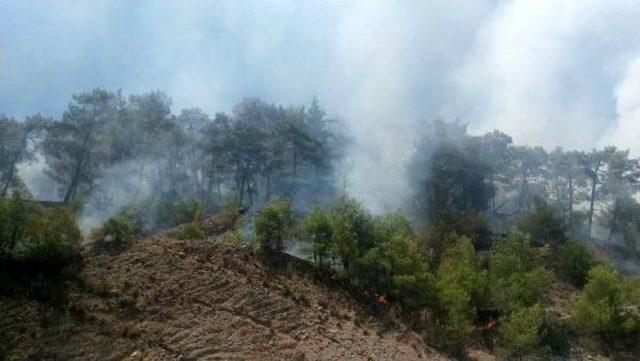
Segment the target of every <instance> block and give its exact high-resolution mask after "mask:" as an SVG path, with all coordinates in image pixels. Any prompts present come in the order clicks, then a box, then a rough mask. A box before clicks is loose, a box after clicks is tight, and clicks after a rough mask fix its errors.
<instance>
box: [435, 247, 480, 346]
mask: <svg viewBox="0 0 640 361" xmlns="http://www.w3.org/2000/svg"><path fill="white" fill-rule="evenodd" d="M437 286H438V300H439V308H440V309H441V310H442V311H443V312H444V315H445V319H444V331H445V332H446V333H447V335H448V337H449V338H451V339H452V341H455V342H462V341H464V340H465V339H467V338H468V336H469V335H470V334H471V333H472V332H473V330H474V323H475V320H476V311H475V310H476V307H478V306H480V305H482V304H483V303H485V297H486V286H487V273H486V271H484V270H483V269H482V268H481V265H480V259H479V258H478V256H477V254H476V252H475V250H474V248H473V244H472V243H471V241H470V240H469V239H468V238H466V237H461V238H460V239H459V240H458V241H457V243H456V244H455V245H454V246H453V247H451V248H449V249H448V250H447V251H446V252H445V254H444V255H443V257H442V261H441V263H440V267H439V268H438V274H437Z"/></svg>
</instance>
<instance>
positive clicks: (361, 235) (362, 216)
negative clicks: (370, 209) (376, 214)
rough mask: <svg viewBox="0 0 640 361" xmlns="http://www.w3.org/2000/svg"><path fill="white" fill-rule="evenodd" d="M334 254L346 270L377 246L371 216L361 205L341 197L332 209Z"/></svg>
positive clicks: (348, 198) (351, 199) (344, 196)
mask: <svg viewBox="0 0 640 361" xmlns="http://www.w3.org/2000/svg"><path fill="white" fill-rule="evenodd" d="M331 229H332V230H333V232H332V239H331V244H332V245H333V250H332V254H333V255H335V256H337V257H339V258H340V260H341V261H342V264H343V266H344V268H345V269H349V266H350V265H351V264H353V262H355V261H356V260H357V259H358V258H359V257H361V256H362V255H363V254H364V253H365V252H366V251H367V250H368V249H370V248H372V247H373V246H375V244H376V237H375V228H374V223H373V219H372V217H371V215H370V214H369V213H367V212H366V211H365V210H364V209H363V208H362V206H361V205H360V203H359V202H358V201H356V200H355V199H353V198H350V197H348V196H347V195H343V196H341V197H340V198H339V199H338V200H337V201H336V202H335V204H334V205H333V207H332V209H331Z"/></svg>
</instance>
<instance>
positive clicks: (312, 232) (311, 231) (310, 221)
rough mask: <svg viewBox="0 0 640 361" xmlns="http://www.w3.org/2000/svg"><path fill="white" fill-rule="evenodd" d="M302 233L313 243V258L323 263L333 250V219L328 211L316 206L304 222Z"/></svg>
mask: <svg viewBox="0 0 640 361" xmlns="http://www.w3.org/2000/svg"><path fill="white" fill-rule="evenodd" d="M302 234H303V236H304V238H305V239H306V240H307V241H308V242H311V244H312V245H313V259H314V261H315V260H316V257H317V258H318V261H319V263H320V264H323V259H324V258H325V257H327V256H328V255H329V252H330V250H331V237H332V235H333V230H332V229H331V220H330V219H329V217H328V216H327V213H326V212H324V211H323V210H322V209H320V208H315V209H314V210H313V211H311V213H309V215H308V216H307V218H305V219H304V221H303V222H302Z"/></svg>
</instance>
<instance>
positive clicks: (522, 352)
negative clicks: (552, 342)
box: [498, 304, 550, 359]
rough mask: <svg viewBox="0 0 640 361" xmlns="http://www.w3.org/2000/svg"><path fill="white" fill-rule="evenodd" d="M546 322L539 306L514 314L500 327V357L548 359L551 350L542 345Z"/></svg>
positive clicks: (523, 309)
mask: <svg viewBox="0 0 640 361" xmlns="http://www.w3.org/2000/svg"><path fill="white" fill-rule="evenodd" d="M544 320H545V315H544V310H543V309H542V307H540V305H539V304H535V305H533V306H531V307H526V308H521V309H519V310H516V311H514V312H512V313H511V314H510V315H509V316H508V317H507V318H506V320H505V322H504V323H503V324H502V325H501V326H500V330H499V341H498V355H499V356H500V357H501V358H506V359H518V358H521V357H523V356H534V357H540V358H546V357H548V355H549V352H550V349H549V347H547V346H544V345H543V344H542V341H543V334H544Z"/></svg>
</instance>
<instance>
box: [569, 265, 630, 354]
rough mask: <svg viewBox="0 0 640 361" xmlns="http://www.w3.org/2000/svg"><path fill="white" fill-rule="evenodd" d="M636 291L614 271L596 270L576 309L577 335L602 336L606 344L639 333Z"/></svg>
mask: <svg viewBox="0 0 640 361" xmlns="http://www.w3.org/2000/svg"><path fill="white" fill-rule="evenodd" d="M633 306H634V302H633V289H632V288H631V285H630V283H629V282H627V281H625V280H624V279H623V278H622V277H621V276H620V275H619V274H618V273H617V272H616V271H615V270H614V269H613V268H611V267H608V266H602V265H600V266H595V267H594V268H592V269H591V270H590V271H589V274H588V281H587V284H586V285H585V286H584V289H583V291H582V293H581V295H580V296H579V297H578V298H577V300H576V301H575V303H574V305H573V313H572V316H573V318H572V323H573V326H574V328H575V330H576V332H578V333H581V334H586V335H592V336H599V337H601V338H602V339H603V340H605V341H612V342H617V341H623V340H624V339H625V338H626V337H628V336H630V335H632V334H636V333H637V332H638V331H639V321H640V319H639V318H638V314H637V310H636V312H634V311H633V310H634V308H633Z"/></svg>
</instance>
